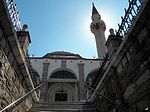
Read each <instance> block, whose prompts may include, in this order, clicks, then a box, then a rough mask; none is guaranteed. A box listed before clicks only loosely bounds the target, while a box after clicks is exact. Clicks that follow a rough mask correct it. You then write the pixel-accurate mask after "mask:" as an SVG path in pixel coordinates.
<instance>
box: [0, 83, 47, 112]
mask: <svg viewBox="0 0 150 112" xmlns="http://www.w3.org/2000/svg"><path fill="white" fill-rule="evenodd" d="M46 83H47V81H45V82H43V83H41V84H40V85H39V86H37V87H35V88H33V89H32V90H31V91H29V92H28V93H27V94H25V95H23V96H22V97H20V98H18V99H17V100H15V101H14V102H12V103H10V104H9V105H8V106H6V107H5V108H3V109H2V110H0V112H5V111H6V110H7V109H9V108H10V107H13V106H15V104H18V103H20V102H22V101H24V99H25V98H27V97H28V96H29V95H30V94H32V93H33V92H34V91H36V90H37V89H39V88H40V87H42V86H43V85H44V84H46Z"/></svg>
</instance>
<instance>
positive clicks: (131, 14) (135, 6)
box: [116, 0, 144, 38]
mask: <svg viewBox="0 0 150 112" xmlns="http://www.w3.org/2000/svg"><path fill="white" fill-rule="evenodd" d="M143 1H144V0H132V1H130V0H129V7H128V9H124V10H125V16H124V17H122V16H121V19H122V22H121V24H118V27H119V29H118V31H117V32H116V35H119V36H122V37H123V38H125V35H126V34H127V32H128V31H129V29H130V28H131V26H132V24H133V22H134V20H135V17H136V16H137V14H138V12H139V10H140V8H141V5H142V3H143Z"/></svg>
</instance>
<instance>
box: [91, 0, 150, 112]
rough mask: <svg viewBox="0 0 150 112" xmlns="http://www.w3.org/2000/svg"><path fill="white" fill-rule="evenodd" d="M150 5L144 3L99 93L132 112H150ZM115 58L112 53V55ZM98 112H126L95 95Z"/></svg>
mask: <svg viewBox="0 0 150 112" xmlns="http://www.w3.org/2000/svg"><path fill="white" fill-rule="evenodd" d="M149 10H150V1H149V0H144V1H143V4H142V6H141V9H140V11H139V14H138V15H137V16H136V18H135V21H134V23H133V24H132V27H131V28H130V30H129V31H128V33H127V34H126V35H125V37H124V40H123V41H122V42H121V44H120V46H119V47H118V48H117V51H115V54H114V55H113V57H112V59H111V61H110V63H109V65H108V67H107V69H106V70H105V72H104V74H103V76H102V78H101V79H100V80H99V83H98V84H97V87H96V89H97V90H98V91H99V92H100V93H101V94H103V95H105V96H106V97H108V98H109V99H111V100H112V101H114V102H115V103H117V104H118V105H120V106H122V107H124V108H126V109H127V110H129V111H130V112H144V111H146V110H145V109H150V89H149V87H150V86H149V85H150V66H149V65H150V27H149V26H150V19H149V17H150V13H149ZM111 54H112V53H111ZM89 101H91V102H93V103H94V104H95V105H96V107H97V110H98V112H123V110H121V109H120V108H119V107H117V106H116V105H114V104H112V103H110V102H108V101H107V100H106V99H104V98H103V97H101V96H99V95H97V94H96V93H95V92H93V94H92V95H91V97H90V99H89Z"/></svg>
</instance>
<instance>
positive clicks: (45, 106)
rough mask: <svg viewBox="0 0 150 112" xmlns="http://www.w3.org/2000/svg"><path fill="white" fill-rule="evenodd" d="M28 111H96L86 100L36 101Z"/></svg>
mask: <svg viewBox="0 0 150 112" xmlns="http://www.w3.org/2000/svg"><path fill="white" fill-rule="evenodd" d="M30 112H96V110H95V107H94V106H93V105H92V104H90V103H88V102H49V103H47V102H36V103H35V104H34V105H33V107H32V108H31V110H30Z"/></svg>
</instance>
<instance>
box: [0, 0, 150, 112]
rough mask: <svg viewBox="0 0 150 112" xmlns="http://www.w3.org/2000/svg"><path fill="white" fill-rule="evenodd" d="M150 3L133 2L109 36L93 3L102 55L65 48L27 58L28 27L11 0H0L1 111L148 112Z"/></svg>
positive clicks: (145, 0)
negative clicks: (89, 56)
mask: <svg viewBox="0 0 150 112" xmlns="http://www.w3.org/2000/svg"><path fill="white" fill-rule="evenodd" d="M149 10H150V1H149V0H129V7H128V9H125V16H124V17H121V18H122V22H121V24H119V25H118V26H119V29H118V31H117V32H116V33H114V30H113V29H110V35H109V36H108V39H107V41H106V39H105V30H106V25H105V22H104V21H103V20H102V19H101V15H100V14H99V12H98V11H97V9H96V7H95V6H94V4H93V6H92V15H91V19H92V23H91V25H90V26H89V27H90V29H91V33H93V34H94V35H93V37H95V42H96V48H97V54H98V59H87V58H84V57H81V56H80V55H79V54H74V53H71V52H67V51H54V52H50V53H47V54H45V55H44V56H42V57H34V56H32V57H29V55H28V47H29V44H30V43H31V38H30V33H29V31H28V26H27V25H23V28H21V26H20V20H19V19H18V13H17V11H16V5H15V4H14V2H13V0H1V1H0V112H149V109H150V89H149V85H150V75H149V74H150V66H149V65H150V46H149V45H150V38H149V37H150V19H149V17H150V13H149Z"/></svg>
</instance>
